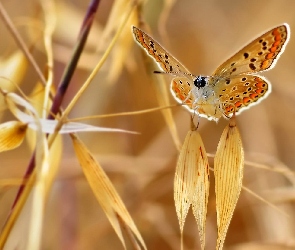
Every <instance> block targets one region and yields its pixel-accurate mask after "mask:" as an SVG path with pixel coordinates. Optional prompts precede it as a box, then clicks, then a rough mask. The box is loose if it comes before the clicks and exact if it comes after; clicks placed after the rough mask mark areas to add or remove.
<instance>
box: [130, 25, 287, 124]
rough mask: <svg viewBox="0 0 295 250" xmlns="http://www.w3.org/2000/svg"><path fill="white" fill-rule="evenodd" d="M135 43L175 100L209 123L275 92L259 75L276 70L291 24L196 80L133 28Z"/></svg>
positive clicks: (139, 31)
mask: <svg viewBox="0 0 295 250" xmlns="http://www.w3.org/2000/svg"><path fill="white" fill-rule="evenodd" d="M132 31H133V36H134V39H135V41H136V42H137V43H138V44H139V45H140V46H141V47H142V48H143V49H144V50H145V51H146V52H147V54H148V55H149V56H151V57H152V58H153V59H154V60H155V62H156V63H157V64H158V66H159V67H160V68H161V69H162V70H163V72H159V71H155V72H156V73H169V74H172V75H174V76H175V78H173V79H172V81H171V92H172V95H173V96H174V98H175V99H176V100H177V101H178V102H179V103H181V104H183V105H184V107H185V108H187V109H188V110H189V111H190V112H192V113H197V114H198V115H199V116H201V117H205V118H207V119H208V120H214V121H218V120H219V119H220V118H221V117H225V118H230V117H232V116H233V115H234V114H240V113H241V112H242V111H244V110H246V109H247V108H249V107H251V106H253V105H255V104H257V103H259V102H260V101H261V100H263V99H264V98H266V97H267V96H268V95H269V93H270V92H271V84H270V83H269V82H268V81H267V80H266V79H265V78H264V77H262V76H258V75H257V74H256V73H258V72H261V71H265V70H269V69H271V68H273V67H274V65H275V64H276V62H277V60H278V58H279V56H280V55H281V54H282V53H283V51H284V49H285V47H286V45H287V43H288V41H289V36H290V28H289V25H288V24H283V25H280V26H278V27H275V28H273V29H271V30H269V31H267V32H266V33H264V34H263V35H261V36H259V37H258V38H256V39H255V40H254V41H252V42H251V43H249V44H248V45H246V46H245V47H244V48H243V49H241V50H240V51H239V52H237V53H236V54H235V55H233V56H232V57H230V58H229V59H228V60H227V61H225V62H224V63H223V64H221V65H220V66H219V67H218V68H217V69H216V70H215V72H214V73H213V74H212V75H211V76H202V75H200V76H195V75H193V74H191V73H190V71H189V70H188V69H187V68H186V67H185V66H184V65H183V64H181V63H180V62H179V61H178V60H177V59H176V58H175V57H174V56H172V54H171V53H169V52H168V51H167V50H165V49H164V48H163V47H162V46H161V45H160V44H159V43H158V42H156V41H155V40H154V39H153V38H151V37H150V36H149V35H148V34H146V33H145V32H143V31H142V30H140V29H139V28H137V27H135V26H132Z"/></svg>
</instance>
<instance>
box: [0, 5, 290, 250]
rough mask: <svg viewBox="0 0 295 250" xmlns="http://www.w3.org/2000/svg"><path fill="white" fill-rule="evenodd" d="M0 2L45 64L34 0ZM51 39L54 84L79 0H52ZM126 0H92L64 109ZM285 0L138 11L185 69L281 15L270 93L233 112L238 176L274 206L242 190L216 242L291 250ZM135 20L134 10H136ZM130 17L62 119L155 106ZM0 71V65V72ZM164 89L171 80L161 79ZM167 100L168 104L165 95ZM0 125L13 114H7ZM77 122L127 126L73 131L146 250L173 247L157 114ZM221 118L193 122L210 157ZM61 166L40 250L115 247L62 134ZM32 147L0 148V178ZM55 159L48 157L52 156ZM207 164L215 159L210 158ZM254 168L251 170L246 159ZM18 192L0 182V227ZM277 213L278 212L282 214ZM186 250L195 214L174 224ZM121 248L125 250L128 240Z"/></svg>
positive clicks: (194, 239)
mask: <svg viewBox="0 0 295 250" xmlns="http://www.w3.org/2000/svg"><path fill="white" fill-rule="evenodd" d="M2 4H3V5H4V7H5V8H6V10H7V12H8V14H9V16H10V17H11V19H12V20H13V22H14V23H15V25H16V27H17V29H18V30H19V32H20V34H21V35H22V36H23V37H24V39H25V41H26V43H27V45H28V46H29V47H30V46H31V48H33V49H32V53H33V55H34V58H35V59H36V61H37V62H38V64H39V66H40V68H41V69H42V70H44V71H45V65H46V56H45V54H44V46H43V45H42V44H43V42H42V37H43V34H42V32H43V30H42V23H43V22H44V13H43V12H42V9H41V8H40V4H39V2H38V1H37V0H34V1H33V0H26V1H22V4H21V5H20V4H19V1H17V0H9V1H8V0H6V1H5V0H4V1H2ZM55 4H56V10H55V14H56V18H57V19H56V29H55V32H54V36H53V42H54V44H53V54H54V63H55V64H54V69H53V70H54V82H55V86H57V85H58V83H59V80H60V78H61V75H62V73H63V70H64V68H65V65H66V64H67V63H68V62H69V60H70V57H71V53H72V50H73V46H74V45H75V42H76V39H77V36H78V33H79V28H80V26H81V23H82V20H83V18H84V15H85V13H86V10H87V5H88V1H81V0H71V1H70V0H68V1H66V0H63V1H56V3H55ZM128 6H129V1H109V0H108V1H107V0H101V3H100V5H99V8H98V12H97V15H96V17H95V24H94V26H93V28H92V30H91V34H90V37H89V39H88V41H87V46H86V48H85V52H84V53H83V55H82V57H81V60H80V61H79V65H78V69H77V70H76V73H75V75H74V78H73V80H72V82H71V85H70V88H69V90H68V92H67V95H66V97H65V100H64V105H63V106H64V107H66V105H67V103H68V102H69V101H70V100H71V99H72V98H73V96H74V95H75V93H76V92H77V90H78V89H79V88H80V86H82V84H83V82H84V81H85V80H86V79H87V77H88V75H89V74H90V72H91V70H92V69H93V68H94V67H95V65H96V63H97V62H98V61H99V60H100V59H101V57H102V55H103V53H104V52H105V50H106V48H107V46H108V44H109V43H110V41H111V39H112V37H113V36H114V34H115V32H116V30H117V28H118V26H119V24H120V22H121V20H122V18H123V17H124V15H125V14H126V12H127V8H128ZM294 9H295V2H294V1H290V0H280V1H278V0H261V1H256V0H248V1H230V0H207V1H196V0H186V1H176V0H174V1H173V0H170V1H168V0H167V1H164V0H163V1H156V0H148V1H145V2H144V3H143V4H142V6H141V10H140V11H141V12H140V14H139V18H140V20H141V21H143V22H144V26H140V27H142V29H144V30H146V31H147V32H148V33H149V34H151V36H152V37H153V38H155V39H156V40H157V41H159V42H160V43H161V44H162V45H163V46H164V47H165V48H166V49H167V50H168V51H170V52H171V53H172V54H173V55H174V56H175V57H176V58H178V59H179V60H180V61H181V62H182V63H183V64H184V65H185V66H186V67H187V68H188V69H189V70H190V71H191V72H192V73H193V74H194V75H210V74H212V72H214V70H215V69H216V68H217V67H218V66H219V65H220V64H221V63H222V62H223V61H224V60H226V59H227V58H228V57H230V56H231V55H233V54H234V53H235V52H237V51H238V50H239V49H241V48H242V47H243V46H244V45H246V44H247V43H248V42H250V41H251V40H252V39H254V38H256V37H257V36H259V35H261V34H262V33H264V32H265V31H267V30H269V29H271V28H273V27H275V26H278V25H280V24H282V23H288V24H289V25H290V29H291V38H290V41H289V43H288V45H287V47H286V50H285V52H284V53H283V54H282V56H281V57H280V59H279V60H278V62H277V64H276V67H275V68H273V69H272V70H270V71H269V72H263V73H262V75H263V76H265V77H266V78H267V79H268V80H269V81H270V82H271V83H272V93H271V94H270V95H269V97H268V98H267V99H265V100H263V101H262V102H261V103H260V104H259V105H257V106H254V107H252V108H251V109H249V110H247V111H245V112H243V113H242V114H241V115H240V116H238V117H237V124H238V128H239V129H240V132H241V136H242V139H243V146H244V150H245V158H246V160H247V162H248V163H249V164H246V165H245V172H244V180H243V184H244V186H245V187H247V188H249V189H250V190H252V191H253V192H254V193H255V194H257V195H260V196H262V197H263V198H264V199H265V200H267V201H268V202H271V203H273V204H275V206H276V207H277V210H276V209H274V208H273V207H271V206H270V205H269V204H266V203H265V202H263V201H262V200H260V199H258V198H257V197H255V196H254V195H253V194H250V193H249V192H247V191H244V190H243V191H242V193H241V196H240V200H239V202H238V204H237V207H236V211H235V213H234V216H233V219H232V223H231V225H230V227H229V231H228V235H227V238H226V241H225V249H231V250H233V249H235V250H242V249H295V220H294V219H295V212H294V211H295V210H294V208H295V207H294V200H295V199H294V198H295V189H294V185H295V180H294V175H293V174H290V173H289V174H286V173H282V172H284V171H286V170H287V169H289V170H292V171H293V170H294V167H295V163H294V162H295V161H294V160H295V155H294V150H295V143H294V139H295V113H294V110H295V102H294V96H295V83H294V81H295V80H294V68H295V60H294V59H292V58H295V38H294V37H293V34H292V32H293V30H295V15H294ZM134 16H136V15H134ZM134 16H133V17H132V18H131V19H130V20H132V21H130V22H129V23H128V24H127V27H126V29H124V31H123V33H122V35H121V38H120V40H119V41H118V43H117V44H116V46H115V48H114V49H113V50H112V51H111V53H110V55H109V57H108V59H107V61H106V63H105V64H104V66H103V68H102V69H101V70H100V72H99V73H98V74H97V75H96V77H95V79H94V81H93V82H92V84H91V85H90V87H89V88H88V90H87V91H86V93H85V94H84V95H83V97H82V98H81V99H80V101H79V102H78V104H77V105H76V107H75V108H74V110H73V112H72V113H71V114H70V118H78V117H83V116H91V115H103V114H111V113H117V112H124V111H139V110H144V109H148V108H153V107H157V106H159V104H158V101H157V95H156V92H155V87H154V85H153V83H152V78H151V71H150V70H149V69H147V67H146V61H149V60H150V61H151V59H150V58H147V57H146V56H145V53H143V52H142V50H141V49H140V48H139V47H138V46H137V45H136V44H135V42H134V41H133V38H132V34H131V28H130V26H131V24H134V25H137V26H138V25H139V23H138V22H137V21H136V20H137V18H136V17H134ZM0 32H1V33H0V34H1V43H0V52H1V54H0V55H1V60H2V61H3V63H5V60H6V58H8V57H9V56H10V55H11V54H12V53H14V52H15V51H16V50H18V47H17V45H16V44H15V42H14V40H13V39H12V37H11V35H10V33H9V32H8V31H7V29H6V28H5V24H4V23H3V21H1V23H0ZM1 74H2V72H1V69H0V75H1ZM165 79H166V83H167V87H168V86H169V83H170V77H169V76H167V77H166V76H165ZM19 81H20V83H19V85H20V86H21V89H22V90H23V91H24V92H25V93H26V94H27V95H30V93H31V91H32V90H33V89H34V86H35V84H36V82H37V81H38V77H37V75H36V74H35V72H34V71H33V69H32V68H31V67H30V66H28V68H27V69H26V72H25V74H24V77H23V78H22V79H20V80H19ZM170 100H171V103H172V104H173V103H175V101H174V100H173V99H172V98H170ZM1 113H2V114H1V116H2V118H1V119H2V122H3V121H7V120H12V119H13V117H12V116H11V115H9V113H8V112H7V111H5V110H3V111H2V112H1ZM172 113H173V117H174V120H175V123H176V128H177V131H178V133H179V138H180V142H181V143H182V142H183V140H184V137H185V135H186V133H187V132H188V131H189V129H190V116H189V114H188V112H187V111H186V110H185V109H183V108H182V107H175V108H173V109H172ZM83 122H86V123H90V124H94V125H98V126H105V127H114V128H122V129H127V130H132V131H137V132H139V133H140V134H139V135H130V134H118V133H88V134H80V138H81V139H82V140H83V142H84V143H85V144H86V145H87V147H88V148H89V149H90V150H91V152H92V153H94V154H95V157H96V159H97V161H99V162H100V164H101V165H102V167H103V168H104V170H105V171H106V173H107V174H108V176H109V177H110V179H111V181H112V183H113V184H114V186H115V187H116V189H117V191H118V193H119V194H120V196H121V198H122V199H123V202H124V203H125V205H126V206H127V208H128V211H129V212H130V214H131V216H132V218H133V219H134V221H135V223H136V225H137V227H138V229H139V231H140V232H141V234H142V236H143V238H144V240H145V243H146V245H147V247H148V249H180V235H179V226H178V221H177V217H176V212H175V207H174V200H173V180H174V172H175V167H176V162H177V157H178V150H177V147H176V146H175V143H174V141H173V139H172V136H171V134H170V132H169V129H168V127H167V124H166V122H165V120H164V118H163V115H162V113H161V112H160V111H157V112H151V113H146V114H141V115H133V116H120V117H112V118H103V119H92V120H90V119H89V120H85V121H83ZM226 124H227V121H225V120H224V119H221V120H220V121H219V122H218V123H215V122H212V121H211V122H209V121H207V120H205V119H203V118H201V119H200V126H199V132H200V134H201V136H202V139H203V141H204V144H205V148H206V150H207V152H208V153H212V154H214V153H215V151H216V148H217V144H218V141H219V138H220V135H221V133H222V131H223V129H224V127H225V126H226ZM63 145H64V147H63V150H62V152H61V162H60V167H59V174H58V177H57V179H56V181H55V183H54V186H53V189H52V193H51V195H50V197H49V201H48V206H47V209H46V218H45V221H44V227H43V241H42V246H43V247H42V249H122V246H121V243H120V241H119V240H118V238H117V236H116V234H115V232H114V230H113V229H112V227H111V226H110V224H109V222H108V220H107V218H106V216H105V214H104V213H103V211H102V210H101V208H100V206H99V204H98V203H97V201H96V199H95V197H94V195H93V193H92V191H91V189H90V188H89V185H88V183H87V181H86V179H85V177H84V175H83V173H82V171H81V169H80V166H79V163H78V161H77V159H76V157H75V154H74V151H73V148H72V145H71V141H70V139H69V138H68V137H67V136H64V137H63ZM30 157H31V150H30V147H29V145H28V144H27V143H26V142H25V143H23V144H22V145H21V146H20V147H19V148H18V149H16V150H13V151H9V152H5V153H2V154H1V155H0V166H1V167H0V177H1V180H7V179H13V178H21V177H22V176H23V174H24V172H25V170H26V167H27V165H28V162H29V159H30ZM57 157H58V156H57ZM210 165H211V167H213V160H212V158H210ZM256 165H257V166H256ZM16 192H17V186H15V185H2V187H1V193H0V194H1V195H0V204H1V210H0V225H1V226H2V225H3V224H4V222H5V219H6V217H7V215H8V212H9V209H10V207H11V204H12V202H13V199H14V197H15V195H16ZM286 214H287V215H286ZM206 233H207V234H206V246H207V247H206V249H214V248H215V244H216V237H217V229H216V210H215V194H214V176H213V173H212V172H211V189H210V197H209V207H208V216H207V232H206ZM184 245H185V249H200V246H199V240H198V231H197V226H196V222H195V220H194V218H193V215H192V214H191V212H189V215H188V218H187V222H186V224H185V228H184ZM129 249H132V248H131V247H130V246H129Z"/></svg>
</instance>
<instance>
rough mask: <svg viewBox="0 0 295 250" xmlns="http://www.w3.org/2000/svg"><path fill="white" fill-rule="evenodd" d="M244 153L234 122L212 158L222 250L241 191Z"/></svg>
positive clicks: (219, 247)
mask: <svg viewBox="0 0 295 250" xmlns="http://www.w3.org/2000/svg"><path fill="white" fill-rule="evenodd" d="M243 169H244V150H243V146H242V141H241V137H240V133H239V131H238V129H237V127H236V124H235V120H234V119H231V121H230V123H229V125H228V126H226V128H225V129H224V131H223V133H222V135H221V138H220V141H219V144H218V147H217V152H216V155H215V158H214V175H215V192H216V210H217V230H218V239H217V245H216V249H222V248H223V244H224V240H225V237H226V233H227V230H228V227H229V224H230V221H231V218H232V216H233V212H234V209H235V207H236V204H237V201H238V198H239V196H240V192H241V188H242V178H243Z"/></svg>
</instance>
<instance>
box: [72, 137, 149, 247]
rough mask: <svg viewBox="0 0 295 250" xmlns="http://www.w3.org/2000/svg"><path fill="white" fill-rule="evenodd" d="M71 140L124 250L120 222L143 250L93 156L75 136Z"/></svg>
mask: <svg viewBox="0 0 295 250" xmlns="http://www.w3.org/2000/svg"><path fill="white" fill-rule="evenodd" d="M71 138H72V140H73V145H74V150H75V153H76V156H77V158H78V160H79V162H80V165H81V167H82V169H83V172H84V174H85V177H86V179H87V181H88V183H89V185H90V187H91V189H92V191H93V193H94V195H95V197H96V199H97V201H98V202H99V204H100V205H101V207H102V209H103V210H104V212H105V214H106V216H107V217H108V219H109V221H110V223H111V225H112V226H113V228H114V230H115V232H116V234H117V235H118V237H119V239H120V241H121V242H122V244H123V246H124V248H125V249H126V246H125V241H124V238H123V235H122V231H121V228H120V223H119V222H120V221H122V222H124V223H125V224H126V227H127V228H129V229H130V230H131V232H132V233H133V235H134V236H135V237H136V240H137V241H136V242H133V243H134V244H138V243H140V245H141V247H142V248H143V249H146V246H145V243H144V241H143V239H142V237H141V235H140V233H139V231H138V229H137V227H136V225H135V224H134V222H133V220H132V218H131V216H130V215H129V213H128V211H127V209H126V207H125V205H124V203H123V202H122V200H121V198H120V196H119V195H118V193H117V192H116V190H115V188H114V186H113V185H112V183H111V181H110V180H109V178H108V177H107V175H106V174H105V172H104V171H103V169H102V167H101V166H100V165H99V163H98V162H97V161H96V160H95V159H94V157H93V155H92V154H91V153H90V152H89V151H88V149H87V148H86V147H85V145H84V144H83V143H82V141H80V140H79V139H78V137H77V136H76V135H73V134H71ZM119 219H120V221H119ZM139 248H140V247H139Z"/></svg>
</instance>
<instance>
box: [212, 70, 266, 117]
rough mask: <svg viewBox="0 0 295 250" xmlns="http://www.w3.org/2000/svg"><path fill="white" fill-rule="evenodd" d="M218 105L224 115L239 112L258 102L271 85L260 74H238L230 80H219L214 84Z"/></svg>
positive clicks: (229, 115) (228, 115) (227, 115)
mask: <svg viewBox="0 0 295 250" xmlns="http://www.w3.org/2000/svg"><path fill="white" fill-rule="evenodd" d="M215 88H216V89H215V93H218V96H216V98H218V99H219V103H220V105H219V107H220V109H221V110H222V113H223V114H224V116H226V117H228V118H229V117H231V116H232V115H233V113H234V112H235V113H237V114H239V113H241V112H242V111H243V110H245V109H247V108H249V107H250V106H252V105H255V104H257V103H259V102H260V101H261V100H263V99H264V98H265V97H267V95H268V94H269V93H270V92H271V85H270V84H269V83H268V81H267V80H266V79H265V78H264V77H261V76H256V75H240V76H236V77H232V78H231V79H230V80H227V81H226V80H220V82H219V83H218V84H216V86H215Z"/></svg>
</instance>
